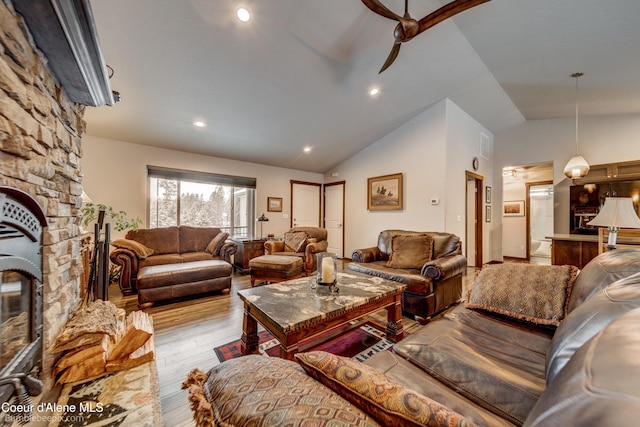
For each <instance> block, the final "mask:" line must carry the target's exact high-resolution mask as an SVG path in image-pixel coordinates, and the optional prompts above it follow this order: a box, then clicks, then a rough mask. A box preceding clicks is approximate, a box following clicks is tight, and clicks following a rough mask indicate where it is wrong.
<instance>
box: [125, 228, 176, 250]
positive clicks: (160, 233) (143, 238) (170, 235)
mask: <svg viewBox="0 0 640 427" xmlns="http://www.w3.org/2000/svg"><path fill="white" fill-rule="evenodd" d="M125 238H127V239H131V240H135V241H137V242H140V243H142V244H143V245H145V246H146V247H148V248H151V249H153V251H154V254H155V255H163V254H177V253H179V251H180V243H179V239H178V227H161V228H141V229H139V230H129V231H127V234H126V235H125Z"/></svg>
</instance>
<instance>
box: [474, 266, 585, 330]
mask: <svg viewBox="0 0 640 427" xmlns="http://www.w3.org/2000/svg"><path fill="white" fill-rule="evenodd" d="M577 274H578V269H577V267H574V266H568V265H564V266H560V265H530V264H518V263H506V264H496V265H488V266H486V267H484V268H483V269H482V271H480V274H479V275H478V277H477V278H476V280H475V281H474V282H473V285H472V288H471V293H470V295H469V301H468V302H467V307H468V308H480V309H483V310H487V311H490V312H494V313H499V314H502V315H505V316H509V317H513V318H514V319H518V320H523V321H527V322H531V323H535V324H539V325H553V326H557V325H559V324H560V320H562V319H563V318H564V317H565V306H566V303H567V296H568V295H569V294H570V293H571V287H572V285H573V282H574V280H575V278H576V275H577Z"/></svg>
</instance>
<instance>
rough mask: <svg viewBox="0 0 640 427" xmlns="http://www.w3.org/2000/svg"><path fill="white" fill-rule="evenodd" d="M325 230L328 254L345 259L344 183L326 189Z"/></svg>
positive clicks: (327, 186) (331, 185) (328, 186)
mask: <svg viewBox="0 0 640 427" xmlns="http://www.w3.org/2000/svg"><path fill="white" fill-rule="evenodd" d="M324 228H326V229H327V241H328V242H329V246H328V247H327V252H333V253H335V254H337V255H338V257H339V258H344V182H340V183H336V184H329V185H326V186H325V187H324Z"/></svg>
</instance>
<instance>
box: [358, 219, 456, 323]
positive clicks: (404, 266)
mask: <svg viewBox="0 0 640 427" xmlns="http://www.w3.org/2000/svg"><path fill="white" fill-rule="evenodd" d="M397 236H400V237H397ZM405 236H408V238H407V237H405ZM400 238H403V239H402V240H401V239H400ZM394 239H396V240H395V241H394ZM401 244H402V246H401ZM394 245H395V246H396V254H398V253H400V254H402V252H399V251H401V250H404V251H405V252H407V253H409V254H410V255H412V257H410V259H408V260H407V261H406V262H403V261H404V260H403V259H402V255H400V256H399V258H400V259H399V260H398V262H396V263H394V257H393V252H394V250H393V248H394ZM415 254H422V256H419V257H413V255H415ZM351 259H352V261H353V262H351V263H349V264H348V265H347V268H348V269H350V270H353V271H359V272H361V273H366V274H371V275H374V276H379V277H383V278H385V279H389V280H394V281H396V282H400V283H404V284H406V285H407V287H406V289H405V291H404V292H403V293H402V311H403V312H404V313H405V314H406V315H412V316H414V317H415V318H416V320H418V321H420V322H421V323H426V322H427V321H428V320H429V319H430V318H431V317H432V316H433V315H435V314H437V313H439V312H441V311H442V310H444V309H445V308H447V307H449V306H450V305H451V304H453V303H455V302H457V301H459V300H460V298H461V296H462V295H461V294H462V273H464V272H465V271H466V269H467V258H466V257H465V256H464V255H462V243H461V241H460V238H459V237H458V236H456V235H454V234H450V233H443V232H421V231H405V230H384V231H382V232H381V233H380V234H379V235H378V244H377V246H373V247H370V248H364V249H356V250H355V251H354V252H353V254H352V255H351ZM395 265H399V267H396V266H395Z"/></svg>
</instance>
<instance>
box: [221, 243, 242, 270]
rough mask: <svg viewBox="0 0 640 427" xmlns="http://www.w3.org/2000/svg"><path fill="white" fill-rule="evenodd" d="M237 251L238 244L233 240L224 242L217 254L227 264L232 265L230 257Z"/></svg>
mask: <svg viewBox="0 0 640 427" xmlns="http://www.w3.org/2000/svg"><path fill="white" fill-rule="evenodd" d="M237 251H238V244H237V243H236V242H234V241H233V240H226V241H225V242H224V244H223V245H222V247H221V248H220V251H219V252H218V256H219V257H220V258H222V259H223V260H225V261H226V262H228V263H229V264H233V263H232V262H231V255H233V254H235V253H236V252H237Z"/></svg>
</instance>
